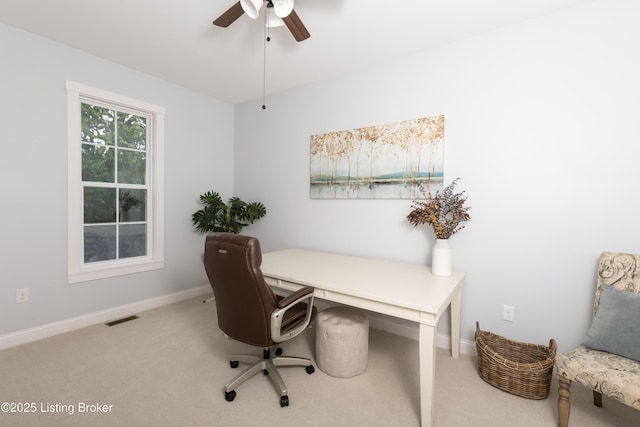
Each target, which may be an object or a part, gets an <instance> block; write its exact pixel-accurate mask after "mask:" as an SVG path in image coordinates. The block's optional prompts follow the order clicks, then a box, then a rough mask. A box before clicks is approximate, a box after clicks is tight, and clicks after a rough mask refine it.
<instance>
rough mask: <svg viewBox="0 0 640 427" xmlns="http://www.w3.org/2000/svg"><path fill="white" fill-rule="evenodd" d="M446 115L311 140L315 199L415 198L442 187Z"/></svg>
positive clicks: (333, 133) (315, 137)
mask: <svg viewBox="0 0 640 427" xmlns="http://www.w3.org/2000/svg"><path fill="white" fill-rule="evenodd" d="M443 163H444V115H439V116H430V117H423V118H419V119H413V120H406V121H402V122H396V123H390V124H386V125H377V126H370V127H365V128H359V129H352V130H343V131H338V132H330V133H324V134H319V135H312V136H311V170H310V196H311V198H314V199H339V198H343V199H414V198H419V197H421V192H420V190H419V186H422V187H424V188H425V189H426V190H427V192H431V193H435V192H436V191H438V190H440V189H442V176H443Z"/></svg>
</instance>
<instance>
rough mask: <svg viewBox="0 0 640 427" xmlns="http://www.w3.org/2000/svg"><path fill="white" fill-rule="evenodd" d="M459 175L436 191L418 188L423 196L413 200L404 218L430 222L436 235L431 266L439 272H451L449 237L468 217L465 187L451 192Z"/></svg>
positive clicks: (417, 222) (419, 223) (458, 229)
mask: <svg viewBox="0 0 640 427" xmlns="http://www.w3.org/2000/svg"><path fill="white" fill-rule="evenodd" d="M459 179H460V178H456V179H454V180H453V181H452V182H451V184H449V185H447V186H446V187H445V188H444V189H443V190H442V192H440V191H437V192H436V194H435V195H432V194H431V193H430V192H429V193H427V192H426V190H425V189H424V188H423V187H422V186H421V187H420V191H421V192H422V194H423V195H424V196H425V199H426V200H414V201H413V204H412V205H411V207H412V210H411V212H410V213H409V215H407V220H408V221H409V222H410V223H411V225H413V226H414V227H416V226H418V225H422V224H429V225H431V227H432V228H433V232H434V233H435V235H436V244H435V245H434V247H433V252H432V259H431V270H432V272H433V274H436V275H438V276H449V275H450V274H451V247H450V245H449V238H450V237H451V236H453V235H454V234H455V233H456V232H458V231H460V230H462V229H463V228H464V227H465V226H464V225H462V223H463V222H467V221H469V220H470V219H471V216H470V215H469V212H468V211H469V209H471V208H470V207H468V206H465V202H466V201H467V198H466V197H464V191H462V192H461V193H454V188H455V186H456V184H457V182H458V180H459Z"/></svg>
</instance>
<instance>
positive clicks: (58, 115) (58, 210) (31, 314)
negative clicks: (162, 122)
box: [0, 24, 234, 335]
mask: <svg viewBox="0 0 640 427" xmlns="http://www.w3.org/2000/svg"><path fill="white" fill-rule="evenodd" d="M0 64H2V65H1V66H0V94H1V95H0V123H1V126H0V147H1V149H2V153H1V154H0V185H1V188H2V191H1V195H2V202H1V206H2V208H1V209H0V219H1V220H0V239H1V240H0V259H1V260H2V268H0V335H2V334H6V333H9V332H13V331H18V330H22V329H26V328H32V327H36V326H40V325H45V324H48V323H52V322H56V321H60V320H63V319H68V318H72V317H75V316H81V315H85V314H88V313H93V312H96V311H100V310H106V309H109V308H112V307H116V306H120V305H125V304H130V303H133V302H136V301H141V300H145V299H149V298H153V297H156V296H161V295H166V294H171V293H174V292H179V291H181V290H186V289H189V288H194V287H197V286H202V285H205V284H207V283H208V282H207V280H206V277H205V275H204V270H203V268H202V264H201V262H200V257H201V252H202V248H203V242H204V238H203V237H202V236H200V235H197V234H195V233H194V232H193V231H192V227H191V222H190V219H191V214H192V213H193V212H194V211H195V210H196V209H198V208H199V204H198V195H199V194H201V193H203V192H204V191H207V190H209V189H216V190H218V191H219V192H220V193H222V194H223V195H225V196H230V195H231V194H232V192H233V137H234V136H233V122H234V108H233V106H232V105H230V104H226V103H224V102H221V101H218V100H215V99H211V98H208V97H206V96H203V95H201V94H198V93H195V92H192V91H188V90H185V89H183V88H180V87H177V86H175V85H173V84H170V83H167V82H164V81H161V80H158V79H155V78H152V77H149V76H147V75H144V74H141V73H138V72H136V71H134V70H131V69H128V68H125V67H122V66H120V65H117V64H114V63H111V62H108V61H104V60H102V59H99V58H97V57H95V56H92V55H88V54H86V53H83V52H80V51H78V50H74V49H70V48H68V47H66V46H63V45H60V44H57V43H54V42H51V41H49V40H46V39H43V38H40V37H37V36H34V35H31V34H29V33H26V32H23V31H20V30H17V29H14V28H12V27H9V26H6V25H4V24H0ZM67 79H69V80H73V81H77V82H79V83H83V84H87V85H91V86H94V87H97V88H99V89H103V90H108V91H111V92H114V93H118V94H121V95H125V96H128V97H133V98H137V99H140V100H143V101H147V102H151V103H154V104H157V105H160V106H163V107H165V108H166V138H165V152H166V163H165V171H166V175H165V200H166V205H165V209H166V210H165V243H166V246H165V259H166V263H165V268H164V269H163V270H156V271H152V272H146V273H139V274H132V275H128V276H121V277H117V278H112V279H104V280H96V281H91V282H84V283H78V284H73V285H69V284H67V279H66V266H67V165H66V162H67V154H66V138H67V130H66V90H65V80H67ZM24 287H26V288H29V297H30V301H29V302H28V303H24V304H16V303H15V292H16V289H17V288H24Z"/></svg>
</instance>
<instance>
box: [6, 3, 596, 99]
mask: <svg viewBox="0 0 640 427" xmlns="http://www.w3.org/2000/svg"><path fill="white" fill-rule="evenodd" d="M236 1H237V0H110V1H99V0H1V1H0V22H4V23H6V24H8V25H11V26H14V27H17V28H21V29H24V30H26V31H30V32H32V33H36V34H39V35H42V36H44V37H48V38H50V39H53V40H56V41H58V42H60V43H63V44H65V45H68V46H71V47H74V48H77V49H80V50H83V51H85V52H89V53H92V54H94V55H97V56H100V57H103V58H106V59H108V60H111V61H113V62H116V63H119V64H123V65H126V66H128V67H130V68H132V69H135V70H139V71H142V72H144V73H147V74H150V75H153V76H157V77H159V78H161V79H164V80H168V81H171V82H174V83H176V84H178V85H181V86H183V87H187V88H190V89H193V90H196V91H199V92H202V93H205V94H208V95H210V96H212V97H214V98H217V99H220V100H223V101H226V102H229V103H234V104H236V103H242V102H246V101H249V100H254V99H259V98H261V97H262V92H263V52H264V46H263V39H264V37H263V34H264V28H263V25H262V23H263V22H264V21H263V20H262V19H259V20H251V19H250V18H249V17H248V16H246V15H243V16H241V17H240V18H239V19H238V20H237V21H236V22H234V23H233V24H231V26H229V27H228V28H220V27H216V26H214V25H212V21H213V20H214V19H215V18H217V17H218V16H219V15H221V14H222V13H223V12H224V11H226V10H227V9H228V8H229V7H231V6H232V5H233V4H234V3H236ZM587 1H589V0H388V1H382V0H375V1H374V0H295V10H296V12H297V13H298V15H299V17H300V19H301V20H302V22H303V23H304V24H305V26H306V27H307V29H308V30H309V32H310V33H311V38H310V39H308V40H305V41H303V42H300V43H298V42H296V41H295V40H294V39H293V37H292V36H291V34H290V33H289V31H288V30H287V28H286V27H281V28H275V29H271V42H270V43H269V44H268V45H267V51H266V52H267V59H266V70H267V78H266V87H267V94H270V93H275V92H280V91H283V90H286V89H289V88H291V87H296V86H300V85H304V84H308V83H311V82H314V81H318V80H322V79H326V78H329V77H332V76H335V75H339V74H341V73H345V72H350V71H354V70H357V69H358V68H361V67H366V66H368V65H371V64H375V63H378V62H384V61H388V60H390V59H392V58H395V57H400V56H403V55H407V54H411V53H413V52H417V51H420V50H423V49H427V48H430V47H432V46H437V45H442V44H445V43H450V42H454V41H457V40H461V39H463V38H466V37H470V36H473V35H475V34H479V33H482V32H487V31H491V30H493V29H496V28H500V27H503V26H506V25H510V24H513V23H517V22H521V21H524V20H527V19H531V18H534V17H537V16H541V15H544V14H547V13H550V12H553V11H556V10H559V9H563V8H566V7H570V6H574V5H577V4H579V3H585V2H587Z"/></svg>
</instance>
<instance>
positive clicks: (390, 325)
mask: <svg viewBox="0 0 640 427" xmlns="http://www.w3.org/2000/svg"><path fill="white" fill-rule="evenodd" d="M210 293H211V286H209V285H204V286H199V287H196V288H191V289H187V290H184V291H180V292H175V293H172V294H167V295H161V296H159V297H155V298H150V299H147V300H143V301H138V302H134V303H131V304H125V305H121V306H118V307H113V308H109V309H106V310H101V311H97V312H95V313H89V314H85V315H82V316H78V317H72V318H69V319H64V320H61V321H58V322H53V323H48V324H45V325H41V326H36V327H34V328H29V329H23V330H21V331H16V332H12V333H9V334H5V335H0V350H2V349H5V348H10V347H15V346H17V345H21V344H26V343H29V342H32V341H36V340H39V339H43V338H48V337H52V336H54V335H58V334H62V333H65V332H70V331H73V330H76V329H80V328H84V327H87V326H91V325H95V324H97V323H104V322H109V321H111V320H116V319H119V318H122V317H126V316H131V315H133V314H136V313H140V312H142V311H145V310H151V309H153V308H157V307H162V306H163V305H167V304H172V303H174V302H178V301H182V300H185V299H189V298H195V297H199V296H202V295H207V294H210ZM315 305H316V306H317V307H318V310H323V309H325V308H327V307H330V306H331V305H335V304H332V303H328V302H327V301H323V300H320V299H316V300H315ZM367 314H368V316H369V325H370V326H371V327H372V328H375V329H380V330H382V331H385V332H389V333H392V334H394V335H399V336H402V337H405V338H409V339H412V340H415V341H417V340H418V333H419V331H418V324H417V323H414V322H406V321H403V320H401V319H395V318H393V317H389V316H384V315H381V314H378V313H372V312H367ZM436 345H437V346H438V347H440V348H444V349H447V350H448V349H451V338H450V337H449V336H448V335H445V334H437V336H436ZM460 352H461V353H462V354H470V355H471V354H475V352H476V344H475V342H472V341H468V340H460Z"/></svg>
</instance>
